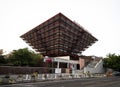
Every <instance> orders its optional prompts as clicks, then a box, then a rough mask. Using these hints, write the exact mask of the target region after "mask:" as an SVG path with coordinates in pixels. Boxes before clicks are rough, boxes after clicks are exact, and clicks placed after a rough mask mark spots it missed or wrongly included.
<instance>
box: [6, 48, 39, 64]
mask: <svg viewBox="0 0 120 87" xmlns="http://www.w3.org/2000/svg"><path fill="white" fill-rule="evenodd" d="M39 55H40V54H35V53H34V52H33V51H30V50H28V48H23V49H18V50H14V51H13V52H12V53H11V54H10V56H9V58H8V59H9V61H10V62H11V63H12V64H13V65H15V66H35V64H37V59H39V57H40V56H39Z"/></svg>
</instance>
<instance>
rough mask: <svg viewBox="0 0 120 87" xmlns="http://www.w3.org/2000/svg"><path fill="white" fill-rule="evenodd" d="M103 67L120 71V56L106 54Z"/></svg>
mask: <svg viewBox="0 0 120 87" xmlns="http://www.w3.org/2000/svg"><path fill="white" fill-rule="evenodd" d="M104 67H106V68H111V69H114V70H117V71H120V55H116V54H108V55H107V56H106V58H105V59H104Z"/></svg>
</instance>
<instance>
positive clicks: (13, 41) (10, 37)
mask: <svg viewBox="0 0 120 87" xmlns="http://www.w3.org/2000/svg"><path fill="white" fill-rule="evenodd" d="M59 12H61V13H63V14H64V15H65V16H67V17H68V18H69V19H71V20H72V21H76V22H77V23H79V24H80V25H81V26H83V27H84V28H85V29H86V30H88V31H89V32H90V33H91V34H92V35H93V36H95V37H96V38H97V39H98V41H97V42H96V43H95V44H93V45H92V46H90V47H89V48H88V49H86V50H85V51H84V52H83V53H82V54H83V55H95V56H102V57H105V56H106V55H107V54H108V53H116V54H120V53H119V52H120V39H119V37H120V34H119V33H120V31H119V30H120V0H0V49H3V50H4V52H5V53H9V52H11V51H12V50H17V49H20V48H25V47H28V48H29V49H30V50H32V49H31V47H30V46H29V45H28V44H26V43H25V42H24V41H23V40H22V39H21V38H20V36H21V35H22V34H24V33H26V32H27V31H29V30H31V29H32V28H34V27H36V26H37V25H39V24H41V23H42V22H44V21H46V20H47V19H49V18H51V17H52V16H54V15H56V14H57V13H59Z"/></svg>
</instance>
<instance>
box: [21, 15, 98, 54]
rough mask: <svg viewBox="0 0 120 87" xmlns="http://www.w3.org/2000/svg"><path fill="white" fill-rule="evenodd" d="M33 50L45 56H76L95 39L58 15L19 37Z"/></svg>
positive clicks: (81, 28)
mask: <svg viewBox="0 0 120 87" xmlns="http://www.w3.org/2000/svg"><path fill="white" fill-rule="evenodd" d="M21 38H22V39H23V40H25V41H26V43H29V45H30V46H32V47H33V49H37V51H38V52H40V53H42V54H43V55H47V56H66V55H73V54H74V55H77V54H78V53H81V52H82V51H84V50H85V49H86V48H88V47H89V46H91V45H92V44H93V43H95V41H97V39H96V38H95V37H94V36H92V35H91V34H90V33H89V32H88V31H86V30H85V29H84V28H83V27H81V26H80V25H78V24H77V23H75V22H73V21H71V20H70V19H68V18H67V17H66V16H64V15H63V14H61V13H59V14H57V15H55V16H53V17H52V18H50V19H48V20H47V21H45V22H43V23H42V24H40V25H38V26H37V27H35V28H33V29H32V30H30V31H28V32H27V33H25V34H23V35H22V36H21Z"/></svg>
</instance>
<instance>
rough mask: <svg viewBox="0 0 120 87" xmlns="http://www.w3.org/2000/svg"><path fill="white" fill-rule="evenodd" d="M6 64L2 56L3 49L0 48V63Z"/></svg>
mask: <svg viewBox="0 0 120 87" xmlns="http://www.w3.org/2000/svg"><path fill="white" fill-rule="evenodd" d="M4 64H6V59H5V58H4V55H3V49H0V65H4Z"/></svg>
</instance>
